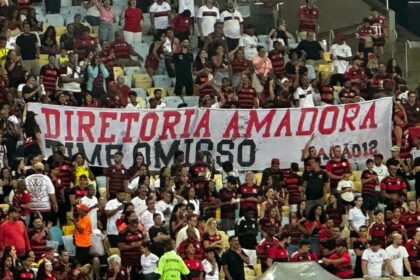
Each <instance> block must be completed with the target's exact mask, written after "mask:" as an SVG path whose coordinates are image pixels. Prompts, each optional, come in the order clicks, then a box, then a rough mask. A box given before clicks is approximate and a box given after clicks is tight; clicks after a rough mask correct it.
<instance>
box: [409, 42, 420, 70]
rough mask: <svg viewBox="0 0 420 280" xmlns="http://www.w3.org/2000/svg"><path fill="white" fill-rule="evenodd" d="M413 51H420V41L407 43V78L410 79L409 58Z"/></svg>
mask: <svg viewBox="0 0 420 280" xmlns="http://www.w3.org/2000/svg"><path fill="white" fill-rule="evenodd" d="M412 49H420V41H410V40H407V41H405V78H408V71H409V68H410V67H409V65H408V62H409V56H410V52H411V50H412Z"/></svg>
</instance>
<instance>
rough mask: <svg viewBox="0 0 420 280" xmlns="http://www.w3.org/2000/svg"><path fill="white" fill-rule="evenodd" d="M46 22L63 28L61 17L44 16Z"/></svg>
mask: <svg viewBox="0 0 420 280" xmlns="http://www.w3.org/2000/svg"><path fill="white" fill-rule="evenodd" d="M46 18H47V22H48V23H49V24H50V25H53V26H63V25H64V18H63V16H62V15H53V14H50V15H46Z"/></svg>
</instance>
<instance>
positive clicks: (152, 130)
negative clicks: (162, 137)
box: [140, 112, 159, 141]
mask: <svg viewBox="0 0 420 280" xmlns="http://www.w3.org/2000/svg"><path fill="white" fill-rule="evenodd" d="M149 120H151V121H152V123H151V124H150V125H149V124H148V122H149ZM158 121H159V116H158V114H156V113H155V112H149V113H147V114H146V115H145V116H144V118H143V120H142V122H141V128H140V139H141V141H150V140H152V139H153V138H154V137H155V135H156V127H157V123H158ZM148 127H150V134H149V135H146V130H147V128H148Z"/></svg>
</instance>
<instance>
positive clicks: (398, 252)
mask: <svg viewBox="0 0 420 280" xmlns="http://www.w3.org/2000/svg"><path fill="white" fill-rule="evenodd" d="M386 253H387V254H388V257H389V259H390V260H391V265H392V268H393V269H394V271H395V272H396V273H397V274H398V275H400V276H403V275H404V265H403V261H404V258H408V252H407V249H406V248H405V247H404V246H398V247H397V248H395V247H394V246H393V245H392V244H391V245H389V246H388V247H386Z"/></svg>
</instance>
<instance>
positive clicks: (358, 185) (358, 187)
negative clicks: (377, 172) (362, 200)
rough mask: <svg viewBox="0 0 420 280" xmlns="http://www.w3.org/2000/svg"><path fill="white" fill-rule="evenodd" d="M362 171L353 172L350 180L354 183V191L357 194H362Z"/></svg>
mask: <svg viewBox="0 0 420 280" xmlns="http://www.w3.org/2000/svg"><path fill="white" fill-rule="evenodd" d="M361 175H362V171H360V170H353V171H352V174H351V177H350V180H351V181H353V187H354V190H355V191H357V192H362V180H361Z"/></svg>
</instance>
